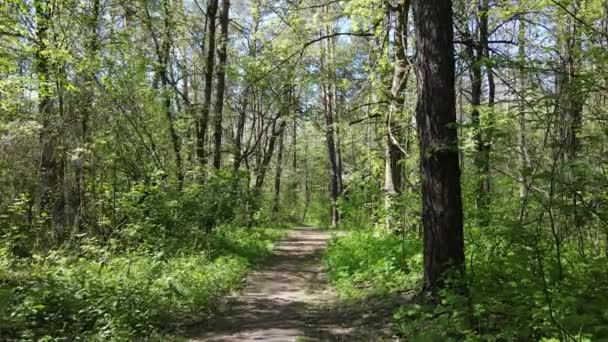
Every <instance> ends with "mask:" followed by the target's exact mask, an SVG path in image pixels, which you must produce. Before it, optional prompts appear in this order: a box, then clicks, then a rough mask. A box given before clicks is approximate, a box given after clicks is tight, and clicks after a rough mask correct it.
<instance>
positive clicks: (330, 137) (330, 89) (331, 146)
mask: <svg viewBox="0 0 608 342" xmlns="http://www.w3.org/2000/svg"><path fill="white" fill-rule="evenodd" d="M323 11H324V12H325V15H326V16H328V11H329V10H328V7H327V6H324V7H323ZM324 34H325V35H329V34H330V30H329V25H327V24H326V25H324ZM333 62H334V60H333V52H332V47H331V42H330V40H329V39H324V44H323V53H322V57H321V63H322V66H321V70H322V71H323V72H325V76H326V81H325V82H324V84H322V86H321V87H322V92H321V93H322V97H323V98H322V102H323V113H324V116H325V140H326V144H327V155H328V159H329V176H330V184H329V188H330V196H331V202H332V207H331V217H332V227H336V226H337V225H338V223H339V222H340V211H339V210H338V203H337V202H338V199H339V198H340V195H341V194H342V170H341V158H340V150H339V139H338V137H337V135H338V132H337V126H338V123H337V121H336V120H335V115H334V113H335V105H336V104H337V102H336V100H335V96H336V92H335V72H336V71H335V66H334V64H333Z"/></svg>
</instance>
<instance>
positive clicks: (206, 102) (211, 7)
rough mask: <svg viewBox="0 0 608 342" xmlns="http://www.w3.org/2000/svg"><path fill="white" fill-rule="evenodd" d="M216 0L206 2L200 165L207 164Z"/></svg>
mask: <svg viewBox="0 0 608 342" xmlns="http://www.w3.org/2000/svg"><path fill="white" fill-rule="evenodd" d="M217 4H218V0H209V3H208V4H207V34H208V36H209V37H208V41H209V43H208V46H207V63H206V65H205V90H204V93H203V105H202V109H201V116H200V118H199V123H198V130H199V131H198V134H197V135H198V138H197V142H196V154H197V158H198V160H199V163H200V165H201V166H203V167H204V166H205V165H206V164H207V156H206V154H205V143H206V141H207V131H208V130H209V112H210V111H211V95H212V92H213V69H214V66H215V17H216V14H217Z"/></svg>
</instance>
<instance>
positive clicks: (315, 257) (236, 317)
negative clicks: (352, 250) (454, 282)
mask: <svg viewBox="0 0 608 342" xmlns="http://www.w3.org/2000/svg"><path fill="white" fill-rule="evenodd" d="M330 238H331V233H328V232H324V231H320V230H317V229H314V228H309V227H301V228H294V229H293V230H292V231H291V232H290V234H289V235H288V236H287V238H286V239H285V240H283V241H282V242H281V243H280V244H279V245H278V246H277V248H276V249H275V251H274V253H273V255H272V256H271V257H270V258H269V260H267V261H266V262H265V263H264V265H262V266H261V268H260V269H259V270H257V271H255V272H252V273H251V274H250V275H249V276H248V277H247V279H246V280H245V285H244V287H243V289H242V290H241V291H240V292H239V293H238V294H235V295H233V296H230V297H228V298H226V301H225V303H223V304H222V305H221V308H219V311H220V313H219V314H218V315H217V317H215V318H213V319H211V320H209V321H208V322H206V323H205V324H202V325H200V326H197V327H195V330H194V332H193V334H191V336H192V337H191V338H190V340H191V341H269V342H275V341H298V342H304V341H387V340H394V339H392V338H390V336H388V331H389V328H390V312H391V311H392V309H393V308H394V307H395V305H398V304H399V303H398V301H395V300H391V299H387V298H382V299H380V300H366V301H363V302H349V303H347V302H339V301H338V299H337V296H336V294H335V292H334V291H333V289H332V288H331V287H330V286H329V285H328V283H327V281H326V278H325V274H324V273H323V269H322V263H321V260H320V259H321V253H322V251H323V250H324V249H325V247H326V246H327V243H328V241H329V240H330Z"/></svg>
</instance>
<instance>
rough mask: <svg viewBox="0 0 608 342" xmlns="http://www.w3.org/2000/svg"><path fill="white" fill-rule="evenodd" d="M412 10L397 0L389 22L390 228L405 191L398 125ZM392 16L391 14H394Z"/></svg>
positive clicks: (387, 177) (387, 167)
mask: <svg viewBox="0 0 608 342" xmlns="http://www.w3.org/2000/svg"><path fill="white" fill-rule="evenodd" d="M409 10H410V3H409V0H401V1H400V2H398V3H397V4H396V5H395V6H394V7H392V10H391V11H390V15H389V22H394V24H393V25H394V28H393V32H394V38H393V41H394V44H395V46H394V49H395V57H394V58H395V60H394V62H393V65H394V67H393V78H392V80H391V87H390V99H389V100H390V108H389V113H388V116H387V118H386V133H385V141H386V144H385V151H384V193H385V201H384V203H385V208H386V210H387V212H388V214H387V216H386V226H387V228H389V227H390V225H391V221H392V219H391V217H390V216H391V215H390V208H391V206H392V200H393V199H392V197H393V196H395V195H397V194H400V193H401V191H402V188H403V186H402V178H403V172H402V165H401V161H402V160H403V159H404V158H405V153H404V151H403V150H402V147H401V146H400V143H401V137H402V136H403V132H402V131H403V129H402V128H401V127H399V125H398V120H399V119H400V118H401V115H398V114H400V113H403V103H404V96H403V91H404V90H405V87H406V86H407V76H408V61H407V55H406V50H407V26H408V15H409ZM391 17H392V18H391Z"/></svg>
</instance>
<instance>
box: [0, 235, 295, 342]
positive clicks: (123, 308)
mask: <svg viewBox="0 0 608 342" xmlns="http://www.w3.org/2000/svg"><path fill="white" fill-rule="evenodd" d="M283 232H284V231H283V230H282V229H279V228H249V229H247V228H237V227H231V226H224V227H220V228H216V229H214V230H213V232H212V233H210V234H208V235H206V236H201V240H202V238H205V241H206V243H205V245H204V246H203V247H201V248H200V249H188V250H181V251H178V252H176V253H166V252H156V253H155V254H151V253H149V252H146V251H143V252H135V251H130V252H127V253H121V254H108V253H105V252H104V251H98V253H97V257H95V258H92V257H90V256H89V257H83V256H77V255H70V254H68V253H65V252H63V251H52V252H50V253H48V254H46V255H45V256H44V257H42V256H34V257H33V258H28V259H21V260H19V259H15V258H8V257H7V256H6V254H7V251H6V250H4V251H3V252H1V253H4V255H3V256H0V340H5V339H20V340H92V341H95V340H115V341H119V340H125V341H127V340H133V339H139V338H148V339H150V338H154V336H157V337H158V336H161V334H164V333H166V332H168V331H172V330H174V329H175V328H177V327H179V326H180V325H183V324H189V323H192V322H194V321H196V320H200V319H201V318H204V317H206V315H207V314H208V313H210V312H211V311H212V310H213V308H214V302H215V301H217V300H218V299H219V298H221V297H222V296H223V295H225V294H226V293H228V292H229V291H231V290H233V289H235V288H237V287H238V286H239V284H240V282H241V279H242V278H243V277H244V276H245V274H246V272H247V271H248V270H249V269H250V268H251V267H252V266H253V265H254V264H255V263H256V262H259V261H260V260H261V259H262V258H264V257H265V256H267V255H268V254H269V253H270V251H271V249H272V244H273V242H275V241H276V240H278V239H279V238H280V237H282V236H283ZM90 248H91V249H95V247H94V246H90Z"/></svg>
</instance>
